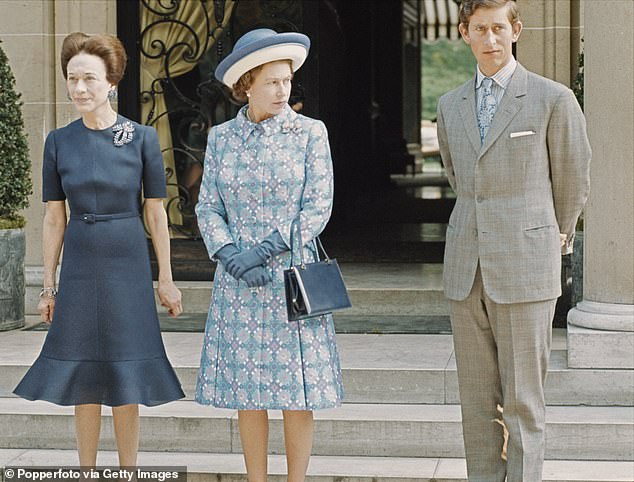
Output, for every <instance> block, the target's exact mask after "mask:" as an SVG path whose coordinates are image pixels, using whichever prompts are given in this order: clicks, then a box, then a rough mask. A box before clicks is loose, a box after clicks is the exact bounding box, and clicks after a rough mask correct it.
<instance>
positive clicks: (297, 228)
mask: <svg viewBox="0 0 634 482" xmlns="http://www.w3.org/2000/svg"><path fill="white" fill-rule="evenodd" d="M300 227H301V226H300V220H299V216H297V217H296V218H295V219H294V220H293V222H292V223H291V261H290V263H291V264H290V266H293V260H294V259H295V231H297V236H298V237H299V267H300V268H301V269H305V268H306V263H304V249H303V248H304V242H303V240H302V231H301V229H300ZM313 243H314V244H315V262H319V250H320V249H321V252H322V253H324V261H326V263H328V264H330V257H329V256H328V253H326V250H325V249H324V245H323V243H322V242H321V239H319V236H317V237H316V238H315V239H314V240H313Z"/></svg>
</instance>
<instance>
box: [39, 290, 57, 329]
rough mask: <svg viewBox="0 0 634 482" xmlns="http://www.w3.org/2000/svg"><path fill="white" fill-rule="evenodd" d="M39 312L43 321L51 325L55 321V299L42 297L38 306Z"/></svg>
mask: <svg viewBox="0 0 634 482" xmlns="http://www.w3.org/2000/svg"><path fill="white" fill-rule="evenodd" d="M37 311H39V312H40V316H41V317H42V321H43V322H44V323H46V324H47V325H50V324H51V322H52V321H53V311H55V298H49V297H48V296H42V297H41V298H40V301H39V303H38V304H37Z"/></svg>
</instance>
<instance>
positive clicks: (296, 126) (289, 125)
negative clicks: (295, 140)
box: [282, 119, 302, 134]
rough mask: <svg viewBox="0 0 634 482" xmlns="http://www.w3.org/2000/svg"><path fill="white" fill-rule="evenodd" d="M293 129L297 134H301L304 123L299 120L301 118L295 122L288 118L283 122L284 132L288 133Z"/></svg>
mask: <svg viewBox="0 0 634 482" xmlns="http://www.w3.org/2000/svg"><path fill="white" fill-rule="evenodd" d="M291 131H293V133H295V134H299V133H300V132H301V131H302V123H301V122H300V121H299V119H296V120H295V121H294V122H291V121H290V120H286V121H284V123H283V124H282V133H283V134H288V133H289V132H291Z"/></svg>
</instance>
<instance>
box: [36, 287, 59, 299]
mask: <svg viewBox="0 0 634 482" xmlns="http://www.w3.org/2000/svg"><path fill="white" fill-rule="evenodd" d="M40 298H53V299H55V298H57V290H56V289H55V288H53V287H49V288H42V289H41V290H40Z"/></svg>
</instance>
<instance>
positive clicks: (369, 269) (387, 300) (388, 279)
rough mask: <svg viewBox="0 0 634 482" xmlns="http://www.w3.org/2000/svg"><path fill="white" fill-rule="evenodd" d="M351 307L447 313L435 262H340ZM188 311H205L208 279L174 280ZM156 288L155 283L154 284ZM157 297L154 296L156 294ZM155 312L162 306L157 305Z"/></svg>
mask: <svg viewBox="0 0 634 482" xmlns="http://www.w3.org/2000/svg"><path fill="white" fill-rule="evenodd" d="M341 272H342V273H343V277H344V279H345V281H346V286H347V288H348V293H349V295H350V300H351V302H352V308H350V309H347V310H345V311H342V312H341V313H342V314H344V313H345V314H346V315H416V316H420V315H421V314H424V315H427V316H437V315H448V313H449V310H448V305H447V300H446V299H445V297H444V294H443V289H442V264H439V263H410V264H405V263H342V264H341ZM176 285H177V286H178V287H179V289H180V290H181V292H182V293H183V307H184V310H185V311H186V312H188V313H207V311H208V310H209V301H210V299H211V289H212V283H211V281H208V282H207V281H178V282H176ZM155 287H156V283H155ZM156 299H157V300H158V296H157V297H156ZM157 308H158V309H159V311H164V309H163V308H161V307H160V306H158V305H157Z"/></svg>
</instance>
